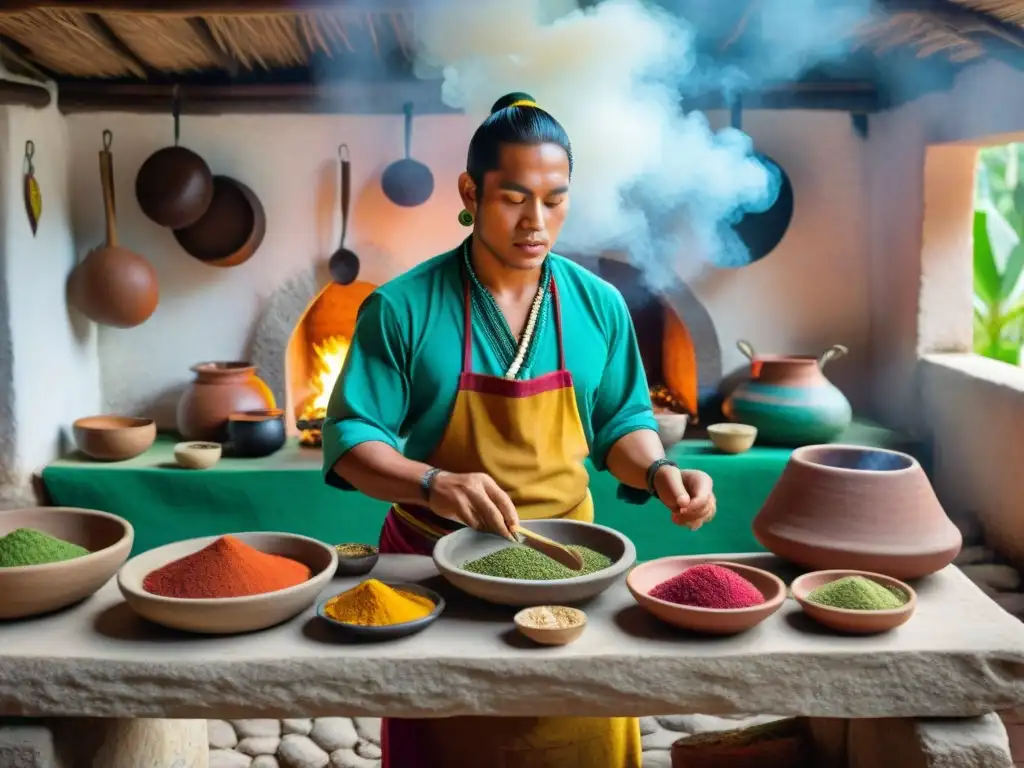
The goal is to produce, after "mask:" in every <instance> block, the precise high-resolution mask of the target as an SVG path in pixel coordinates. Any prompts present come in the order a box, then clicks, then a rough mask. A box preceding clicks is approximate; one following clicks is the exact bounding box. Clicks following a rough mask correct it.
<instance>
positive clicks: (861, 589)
mask: <svg viewBox="0 0 1024 768" xmlns="http://www.w3.org/2000/svg"><path fill="white" fill-rule="evenodd" d="M807 599H808V600H810V601H811V602H812V603H819V604H821V605H829V606H832V607H833V608H846V609H847V610H852V611H889V610H892V609H894V608H901V607H903V606H904V605H906V604H907V600H909V599H910V598H909V597H908V596H907V594H906V593H905V592H904V591H903V590H902V589H898V588H897V587H885V586H882V585H881V584H879V583H878V582H877V581H872V580H871V579H865V578H864V577H863V576H847V577H846V578H842V579H837V580H836V581H832V582H829V583H828V584H822V585H821V586H820V587H818V588H817V589H815V590H812V591H811V593H810V594H808V595H807Z"/></svg>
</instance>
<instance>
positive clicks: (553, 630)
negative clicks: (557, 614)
mask: <svg viewBox="0 0 1024 768" xmlns="http://www.w3.org/2000/svg"><path fill="white" fill-rule="evenodd" d="M545 608H557V609H558V610H560V611H565V612H567V613H569V614H571V615H572V617H573V623H572V624H571V625H569V626H568V627H548V626H544V625H542V624H538V623H537V621H536V620H534V619H533V617H532V615H533V614H534V612H535V611H542V610H544V609H545ZM512 620H513V621H514V622H515V624H516V629H518V630H519V631H520V632H521V633H522V634H523V635H525V636H526V637H528V638H530V639H531V640H533V642H535V643H538V644H540V645H568V644H569V643H571V642H573V641H574V640H576V639H577V638H579V636H580V635H582V634H583V630H584V629H586V628H587V614H585V613H584V612H583V611H581V610H580V609H579V608H569V607H568V606H564V605H537V606H533V607H532V608H524V609H523V610H521V611H519V613H517V614H516V615H515V617H514V618H513V619H512Z"/></svg>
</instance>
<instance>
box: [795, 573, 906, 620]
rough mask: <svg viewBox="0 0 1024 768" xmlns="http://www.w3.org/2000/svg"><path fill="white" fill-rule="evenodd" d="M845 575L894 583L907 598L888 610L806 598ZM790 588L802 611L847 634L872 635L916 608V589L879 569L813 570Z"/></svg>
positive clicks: (888, 585)
mask: <svg viewBox="0 0 1024 768" xmlns="http://www.w3.org/2000/svg"><path fill="white" fill-rule="evenodd" d="M847 576H863V577H864V578H865V579H871V580H872V581H875V582H877V583H879V584H881V585H882V586H883V587H897V588H898V589H902V590H903V591H904V592H905V593H906V594H907V595H908V596H909V597H910V599H909V600H908V601H907V603H906V605H904V606H902V607H901V608H894V609H892V610H888V611H851V610H849V609H847V608H833V607H831V606H829V605H821V604H820V603H812V602H811V601H810V600H808V599H807V595H809V594H810V593H811V592H813V591H814V590H815V589H817V588H818V587H820V586H822V585H824V584H828V583H829V582H832V581H837V580H839V579H843V578H846V577H847ZM790 590H792V592H793V598H794V599H795V600H796V601H797V602H798V603H800V607H801V608H803V610H804V613H806V614H807V615H808V616H810V617H811V618H812V619H814V620H815V621H817V622H818V623H819V624H824V625H825V626H826V627H829V628H830V629H835V630H838V631H839V632H846V633H848V634H855V635H872V634H877V633H879V632H888V631H889V630H891V629H895V628H896V627H898V626H900V625H901V624H905V623H906V622H907V621H908V620H909V619H910V617H911V616H913V615H914V611H915V610H916V609H917V593H916V592H914V590H913V589H911V587H910V586H909V585H908V584H904V583H903V582H902V581H900V580H898V579H894V578H892V577H890V576H885V575H883V574H881V573H869V572H867V571H842V570H832V571H812V572H811V573H805V574H804V575H803V576H800V577H799V578H797V579H796V580H795V581H794V582H793V583H792V584H791V585H790Z"/></svg>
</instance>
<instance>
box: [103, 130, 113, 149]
mask: <svg viewBox="0 0 1024 768" xmlns="http://www.w3.org/2000/svg"><path fill="white" fill-rule="evenodd" d="M113 143H114V134H113V133H111V132H110V129H109V128H105V129H104V130H103V149H104V150H105V151H107V152H109V151H110V145H111V144H113Z"/></svg>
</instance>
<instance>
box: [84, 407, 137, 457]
mask: <svg viewBox="0 0 1024 768" xmlns="http://www.w3.org/2000/svg"><path fill="white" fill-rule="evenodd" d="M71 429H72V431H73V432H74V435H75V444H76V445H78V449H79V450H80V451H81V452H82V453H84V454H85V455H86V456H88V457H89V458H91V459H96V460H98V461H125V460H126V459H134V458H135V457H136V456H139V455H141V454H143V453H145V452H146V451H147V450H149V447H150V446H151V445H153V441H154V440H156V422H155V421H153V420H152V419H137V418H134V417H131V416H86V417H85V418H81V419H78V420H76V421H75V422H74V423H73V424H72V425H71Z"/></svg>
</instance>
